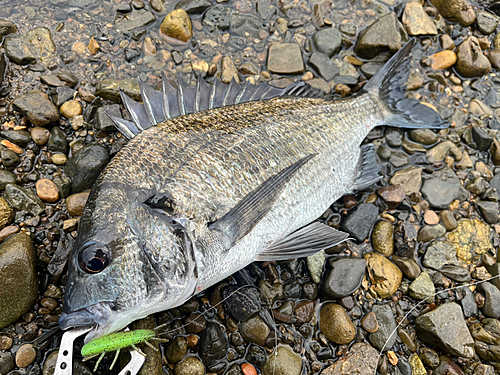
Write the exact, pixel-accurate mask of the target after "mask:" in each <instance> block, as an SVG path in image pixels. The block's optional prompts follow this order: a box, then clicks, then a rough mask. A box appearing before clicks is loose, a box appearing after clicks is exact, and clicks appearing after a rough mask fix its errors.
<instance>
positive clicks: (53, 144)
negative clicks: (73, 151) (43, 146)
mask: <svg viewBox="0 0 500 375" xmlns="http://www.w3.org/2000/svg"><path fill="white" fill-rule="evenodd" d="M47 149H48V150H49V151H52V152H62V153H63V154H67V153H68V150H69V144H68V138H67V137H66V134H64V132H63V131H62V129H61V128H60V127H59V126H54V127H53V128H52V130H51V131H50V137H49V142H48V143H47Z"/></svg>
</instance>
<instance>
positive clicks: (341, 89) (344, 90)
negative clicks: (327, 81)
mask: <svg viewBox="0 0 500 375" xmlns="http://www.w3.org/2000/svg"><path fill="white" fill-rule="evenodd" d="M335 92H336V93H337V94H340V95H341V96H342V97H343V98H345V97H346V96H347V95H349V94H350V93H351V88H350V87H349V86H347V85H344V84H343V83H339V84H337V85H336V86H335Z"/></svg>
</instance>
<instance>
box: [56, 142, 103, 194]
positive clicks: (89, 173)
mask: <svg viewBox="0 0 500 375" xmlns="http://www.w3.org/2000/svg"><path fill="white" fill-rule="evenodd" d="M108 161H109V152H108V150H107V149H106V148H105V147H103V146H101V145H100V144H89V145H86V146H84V147H82V148H81V149H79V150H78V151H76V152H75V153H73V155H71V157H70V158H69V160H68V162H67V163H66V165H65V167H64V173H65V174H66V176H68V178H69V179H70V180H71V190H72V192H73V193H79V192H81V191H83V190H88V189H90V188H92V186H93V184H94V182H95V181H96V179H97V177H98V176H99V174H100V173H101V171H102V170H103V169H104V167H105V166H106V165H107V164H108Z"/></svg>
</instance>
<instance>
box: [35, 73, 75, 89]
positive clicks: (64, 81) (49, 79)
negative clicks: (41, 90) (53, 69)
mask: <svg viewBox="0 0 500 375" xmlns="http://www.w3.org/2000/svg"><path fill="white" fill-rule="evenodd" d="M40 81H42V82H43V83H45V84H46V85H48V86H53V87H70V88H73V87H75V86H76V85H77V84H78V78H76V76H75V75H74V74H71V73H54V74H47V75H42V76H40Z"/></svg>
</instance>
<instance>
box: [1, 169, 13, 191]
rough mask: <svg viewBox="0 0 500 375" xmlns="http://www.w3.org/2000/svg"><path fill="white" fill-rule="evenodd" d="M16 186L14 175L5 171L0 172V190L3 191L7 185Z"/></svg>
mask: <svg viewBox="0 0 500 375" xmlns="http://www.w3.org/2000/svg"><path fill="white" fill-rule="evenodd" d="M11 184H12V185H15V184H16V176H15V175H14V173H12V172H10V171H6V170H0V190H5V188H6V187H7V185H11Z"/></svg>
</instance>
